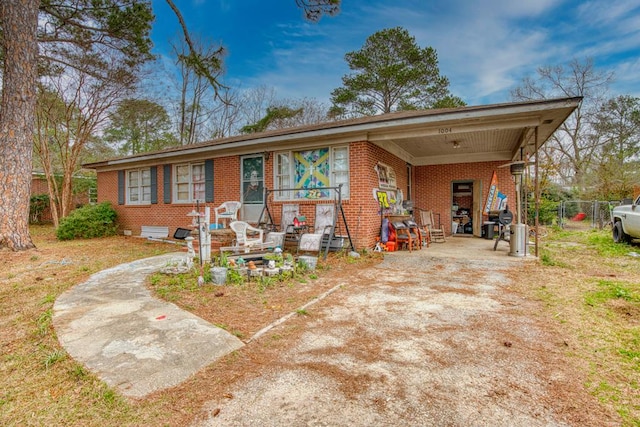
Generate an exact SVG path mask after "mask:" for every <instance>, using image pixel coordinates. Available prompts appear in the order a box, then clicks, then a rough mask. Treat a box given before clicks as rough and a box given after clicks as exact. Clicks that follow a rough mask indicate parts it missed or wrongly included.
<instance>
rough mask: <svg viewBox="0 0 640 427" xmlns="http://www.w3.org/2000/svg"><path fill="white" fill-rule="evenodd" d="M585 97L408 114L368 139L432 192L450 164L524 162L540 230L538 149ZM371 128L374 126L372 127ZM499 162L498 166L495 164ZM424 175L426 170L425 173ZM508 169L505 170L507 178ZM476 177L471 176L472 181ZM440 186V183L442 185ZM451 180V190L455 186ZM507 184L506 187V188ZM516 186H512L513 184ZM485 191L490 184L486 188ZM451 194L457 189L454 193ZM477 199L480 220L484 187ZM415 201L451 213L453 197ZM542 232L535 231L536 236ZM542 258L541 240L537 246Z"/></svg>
mask: <svg viewBox="0 0 640 427" xmlns="http://www.w3.org/2000/svg"><path fill="white" fill-rule="evenodd" d="M581 100H582V98H581V97H573V98H562V99H550V100H541V101H532V102H525V103H508V104H494V105H488V106H478V107H465V108H458V109H451V110H437V112H434V114H432V115H421V116H419V117H414V116H412V115H411V113H407V117H406V118H405V119H404V120H397V119H396V120H395V124H394V127H393V128H391V127H389V126H381V127H380V129H369V131H368V134H367V140H368V141H369V142H371V143H373V144H376V145H378V146H380V147H381V148H384V149H385V150H386V151H388V152H390V153H392V154H394V155H395V156H397V157H399V158H401V159H403V160H404V161H406V163H407V165H411V166H412V167H413V168H414V171H415V177H414V180H413V182H412V185H413V186H414V187H416V188H417V187H422V188H430V190H429V191H430V192H432V193H433V192H435V191H438V190H433V188H434V180H433V176H434V174H437V173H438V172H432V171H442V170H445V169H444V168H445V167H446V166H447V165H457V166H458V167H460V168H462V169H464V168H465V167H466V166H465V165H471V164H478V163H484V164H489V163H490V162H494V163H492V164H493V165H498V166H497V168H500V167H501V166H509V165H511V164H513V163H515V162H525V164H526V165H527V166H531V167H532V170H531V169H528V170H527V173H529V174H532V175H533V180H534V185H535V201H536V209H535V211H536V216H535V225H534V227H535V228H536V229H537V227H538V215H537V212H538V207H539V200H540V186H539V179H538V178H539V161H538V160H539V156H537V153H538V150H539V149H540V147H541V146H542V145H543V144H544V143H545V142H546V141H547V140H548V139H549V138H550V137H551V136H552V134H553V133H554V132H555V131H556V129H558V127H560V125H562V123H563V122H564V121H565V120H566V119H567V118H568V117H569V116H570V115H571V113H572V112H573V111H574V110H575V108H576V107H577V106H578V105H579V103H580V102H581ZM369 127H371V125H370V126H369ZM496 162H498V163H496ZM422 171H425V172H422ZM508 171H509V168H508V167H507V168H506V169H505V170H504V172H503V176H504V175H505V174H506V173H507V172H508ZM474 179H477V178H476V177H473V176H470V177H469V181H470V182H472V183H473V181H474ZM438 182H439V184H440V185H442V184H443V182H442V181H438ZM456 182H458V181H455V180H452V182H451V183H446V184H451V186H453V185H455V184H456ZM506 184H508V183H505V185H506ZM510 185H512V186H513V187H515V186H514V185H513V183H510ZM484 187H486V185H484ZM450 191H451V192H452V193H453V191H454V190H453V189H451V190H450ZM473 191H474V194H473V197H474V198H475V201H474V202H473V207H472V209H473V211H474V212H473V214H474V216H475V217H476V218H480V217H482V216H483V215H484V214H485V212H484V208H485V200H486V194H482V186H481V185H476V186H475V188H474V190H473ZM512 191H513V195H514V198H516V199H517V200H516V201H512V202H511V199H510V203H509V207H510V209H511V210H512V211H513V212H514V216H515V218H518V219H519V222H524V221H525V220H526V217H525V215H526V209H523V203H522V202H521V198H522V196H521V195H520V196H518V193H520V191H519V189H517V188H514V189H513V190H512ZM413 193H414V194H412V195H411V198H412V199H413V201H414V204H415V205H416V206H419V207H421V206H430V207H431V206H433V207H434V208H435V210H436V211H440V212H447V211H450V208H449V206H448V205H450V204H451V203H450V199H448V198H447V197H446V196H445V195H444V194H443V193H439V196H437V197H436V196H433V197H431V196H430V195H428V194H427V195H425V194H423V193H421V192H420V191H414V192H413ZM444 221H446V218H443V222H444ZM481 226H482V223H481V222H479V221H475V222H474V223H473V235H474V236H478V237H479V236H480V235H481ZM537 234H538V233H536V236H537ZM535 255H536V256H537V255H538V242H537V238H536V242H535Z"/></svg>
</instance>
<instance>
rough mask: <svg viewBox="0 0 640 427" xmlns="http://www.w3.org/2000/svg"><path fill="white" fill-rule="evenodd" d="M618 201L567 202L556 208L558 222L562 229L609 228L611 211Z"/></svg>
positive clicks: (618, 203)
mask: <svg viewBox="0 0 640 427" xmlns="http://www.w3.org/2000/svg"><path fill="white" fill-rule="evenodd" d="M620 204H621V202H620V201H617V200H616V201H600V200H567V201H563V202H561V203H560V206H559V207H558V222H559V225H560V226H561V227H562V228H564V229H571V230H574V229H586V228H598V229H603V228H604V227H607V226H608V227H610V226H611V210H612V209H613V208H614V207H615V206H618V205H620Z"/></svg>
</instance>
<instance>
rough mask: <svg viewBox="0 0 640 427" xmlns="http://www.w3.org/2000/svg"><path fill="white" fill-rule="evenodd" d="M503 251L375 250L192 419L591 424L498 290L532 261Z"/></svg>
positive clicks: (542, 340) (525, 319)
mask: <svg viewBox="0 0 640 427" xmlns="http://www.w3.org/2000/svg"><path fill="white" fill-rule="evenodd" d="M508 251H509V245H508V244H507V243H505V242H501V243H500V244H499V247H498V250H497V251H495V252H494V251H493V242H492V241H487V240H481V239H467V238H450V239H448V241H447V242H446V243H444V244H433V245H432V247H431V248H428V249H424V250H422V251H414V252H413V253H411V254H409V253H408V252H406V251H402V252H395V253H389V254H387V255H386V256H385V261H384V262H383V263H382V264H380V265H378V266H377V267H376V268H373V269H369V270H366V271H362V272H361V273H360V274H359V277H349V278H345V281H344V288H343V289H342V290H340V291H339V292H335V293H333V294H331V295H330V296H329V297H327V298H326V299H324V300H323V301H321V302H319V303H318V304H317V305H316V306H314V307H313V308H311V309H310V310H309V311H310V315H309V317H310V319H311V320H310V321H309V322H308V323H306V324H305V327H304V332H303V334H302V337H301V339H300V340H299V341H298V342H297V344H296V345H294V346H292V347H291V348H289V349H288V350H287V351H286V352H284V353H283V354H282V355H281V357H280V359H279V360H278V361H277V362H275V363H273V364H272V366H270V367H269V369H267V370H265V372H262V373H261V374H260V375H259V376H257V377H255V378H252V379H249V380H247V381H245V382H243V383H241V384H236V385H235V386H234V387H233V388H232V389H230V390H228V393H226V396H223V397H220V398H218V399H214V400H212V401H211V402H209V404H208V405H207V406H206V408H204V410H205V411H206V413H207V414H208V415H207V416H205V417H204V420H201V421H198V422H196V423H194V426H197V427H205V426H207V427H211V426H256V425H260V426H283V425H286V426H561V425H595V424H590V422H589V417H585V416H584V414H586V413H588V411H589V409H588V408H586V407H585V405H583V404H582V403H580V402H584V401H587V402H591V403H593V404H594V405H595V404H596V402H595V401H594V400H593V398H592V397H591V396H589V395H588V394H586V393H585V392H583V391H581V390H582V387H581V385H580V384H579V382H578V381H577V380H576V379H575V378H573V375H571V372H572V371H571V369H569V368H568V367H567V364H566V363H565V362H564V361H563V352H564V351H565V349H564V348H563V344H562V341H561V340H559V339H558V338H557V337H554V336H552V335H550V334H549V333H548V332H547V331H545V329H544V325H542V324H538V323H537V322H536V320H535V316H532V313H536V312H538V311H539V308H538V307H536V306H535V305H534V304H533V303H531V302H529V301H526V300H524V299H523V298H521V297H520V296H519V295H518V294H516V293H514V292H511V291H510V289H509V287H510V284H511V281H510V278H509V273H510V272H512V271H513V270H514V269H518V268H521V267H522V265H523V263H526V262H529V261H531V260H533V258H530V257H527V258H525V257H510V256H507V253H508ZM230 396H231V397H230ZM586 406H589V405H586ZM600 425H601V423H600Z"/></svg>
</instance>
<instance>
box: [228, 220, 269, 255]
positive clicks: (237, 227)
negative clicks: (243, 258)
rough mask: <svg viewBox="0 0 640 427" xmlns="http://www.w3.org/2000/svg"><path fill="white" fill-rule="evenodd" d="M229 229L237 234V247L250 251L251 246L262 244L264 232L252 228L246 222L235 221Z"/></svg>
mask: <svg viewBox="0 0 640 427" xmlns="http://www.w3.org/2000/svg"><path fill="white" fill-rule="evenodd" d="M229 227H230V228H231V229H232V230H233V232H234V233H236V245H237V246H240V247H245V248H247V249H250V248H251V246H253V245H256V244H262V243H264V242H263V238H264V230H263V229H261V228H256V227H252V226H251V225H249V224H248V223H246V222H244V221H233V222H232V223H231V224H229Z"/></svg>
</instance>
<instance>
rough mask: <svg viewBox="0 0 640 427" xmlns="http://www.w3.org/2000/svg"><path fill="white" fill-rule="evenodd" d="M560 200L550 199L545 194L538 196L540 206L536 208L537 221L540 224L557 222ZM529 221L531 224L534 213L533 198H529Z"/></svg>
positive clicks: (534, 204)
mask: <svg viewBox="0 0 640 427" xmlns="http://www.w3.org/2000/svg"><path fill="white" fill-rule="evenodd" d="M559 205H560V202H557V201H555V200H551V199H549V198H547V197H546V196H544V195H543V196H542V197H541V198H540V207H539V210H538V222H539V223H540V224H541V225H553V224H556V223H557V222H558V206H559ZM527 215H528V217H529V220H530V221H529V222H530V223H531V224H533V221H534V220H535V215H536V203H535V200H534V199H533V198H530V199H529V205H528V212H527Z"/></svg>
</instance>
